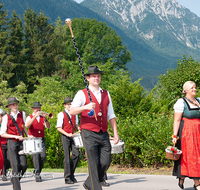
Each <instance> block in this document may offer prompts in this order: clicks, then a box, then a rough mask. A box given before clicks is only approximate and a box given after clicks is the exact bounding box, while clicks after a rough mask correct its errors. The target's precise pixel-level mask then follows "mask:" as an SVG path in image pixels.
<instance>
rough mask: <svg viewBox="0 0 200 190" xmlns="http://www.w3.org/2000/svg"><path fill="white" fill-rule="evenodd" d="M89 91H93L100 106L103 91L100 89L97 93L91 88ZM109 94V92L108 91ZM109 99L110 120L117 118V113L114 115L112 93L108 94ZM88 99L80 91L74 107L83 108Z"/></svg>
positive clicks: (76, 96) (74, 100)
mask: <svg viewBox="0 0 200 190" xmlns="http://www.w3.org/2000/svg"><path fill="white" fill-rule="evenodd" d="M89 89H90V90H91V91H92V93H93V94H94V96H95V98H96V99H97V101H98V102H99V104H100V103H101V91H103V90H102V89H101V88H100V87H99V91H95V90H94V89H92V88H91V87H90V86H89ZM107 92H108V91H107ZM108 98H109V105H108V115H107V118H108V120H110V119H112V118H115V117H116V116H115V113H114V109H113V105H112V101H111V97H110V93H109V92H108ZM85 101H86V98H85V94H84V92H83V91H82V90H79V91H78V92H77V94H76V95H75V97H74V99H73V102H72V106H71V108H72V107H81V106H83V105H84V104H85Z"/></svg>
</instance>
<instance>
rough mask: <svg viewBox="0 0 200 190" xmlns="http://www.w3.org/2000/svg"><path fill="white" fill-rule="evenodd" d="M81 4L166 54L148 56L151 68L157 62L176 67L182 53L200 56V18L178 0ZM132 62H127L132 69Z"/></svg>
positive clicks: (99, 0) (91, 0) (101, 0)
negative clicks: (159, 58)
mask: <svg viewBox="0 0 200 190" xmlns="http://www.w3.org/2000/svg"><path fill="white" fill-rule="evenodd" d="M81 5H83V6H85V7H87V8H89V9H91V10H93V11H94V12H96V13H98V14H99V15H100V16H102V17H103V18H105V19H106V20H107V21H109V22H111V23H112V24H114V25H116V26H117V27H119V28H120V29H122V30H123V31H124V33H125V34H126V35H127V36H128V37H130V38H131V39H134V40H137V39H138V40H137V42H139V43H140V41H141V42H143V41H145V42H146V43H147V44H148V45H149V46H150V47H151V48H152V51H153V52H157V54H158V55H160V56H161V57H162V58H166V60H167V63H166V62H162V61H161V60H160V63H158V59H156V60H155V62H154V61H153V60H152V57H149V60H150V61H151V63H150V65H149V67H150V68H152V66H153V65H154V66H155V67H154V68H155V69H156V67H158V68H157V71H159V72H163V71H164V69H166V68H172V67H176V60H175V59H181V58H182V56H183V55H187V56H190V55H192V56H193V58H194V59H195V60H200V33H199V31H200V18H199V17H198V16H197V15H195V14H194V13H192V12H190V10H189V9H187V8H185V7H183V6H181V5H180V4H179V3H178V2H177V1H176V0H120V1H119V0H84V1H83V2H82V3H81ZM141 39H142V40H141ZM131 48H137V47H130V46H128V49H129V50H130V51H131V52H133V51H135V49H134V50H132V49H131ZM143 55H144V54H143ZM153 56H154V55H153ZM133 59H134V58H133ZM170 60H171V61H170ZM136 61H138V60H134V61H133V62H136ZM153 62H154V63H153ZM140 63H141V62H137V65H140ZM133 64H134V63H130V64H128V65H127V66H128V67H129V69H130V70H131V68H132V66H133ZM142 64H143V63H142ZM144 66H145V68H146V66H147V65H145V64H144ZM133 67H134V66H133ZM150 72H151V71H150ZM144 79H145V77H144Z"/></svg>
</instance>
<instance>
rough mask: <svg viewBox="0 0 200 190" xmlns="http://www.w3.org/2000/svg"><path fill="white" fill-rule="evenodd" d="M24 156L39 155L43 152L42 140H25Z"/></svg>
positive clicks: (39, 138)
mask: <svg viewBox="0 0 200 190" xmlns="http://www.w3.org/2000/svg"><path fill="white" fill-rule="evenodd" d="M23 151H24V154H37V153H40V152H42V138H41V137H38V138H26V139H24V140H23Z"/></svg>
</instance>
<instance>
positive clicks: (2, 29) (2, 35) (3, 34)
mask: <svg viewBox="0 0 200 190" xmlns="http://www.w3.org/2000/svg"><path fill="white" fill-rule="evenodd" d="M2 8H3V4H1V3H0V80H5V79H7V78H10V77H11V74H10V73H7V71H9V65H10V64H9V63H5V62H4V61H5V58H6V54H7V53H6V51H7V48H6V41H7V37H8V34H7V21H8V20H9V19H8V18H7V17H6V16H7V11H6V10H5V11H2V10H1V9H2Z"/></svg>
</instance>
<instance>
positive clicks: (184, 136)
mask: <svg viewBox="0 0 200 190" xmlns="http://www.w3.org/2000/svg"><path fill="white" fill-rule="evenodd" d="M183 100H184V101H183V103H184V111H183V115H182V120H181V122H180V126H179V131H178V136H179V140H178V141H177V144H176V147H177V148H178V149H180V150H182V155H181V156H180V159H179V160H177V161H174V168H173V175H174V176H177V177H179V178H180V177H189V178H191V179H200V110H199V108H198V107H191V106H190V104H189V103H188V102H187V100H186V99H184V98H183ZM197 100H198V102H200V100H199V99H197Z"/></svg>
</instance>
